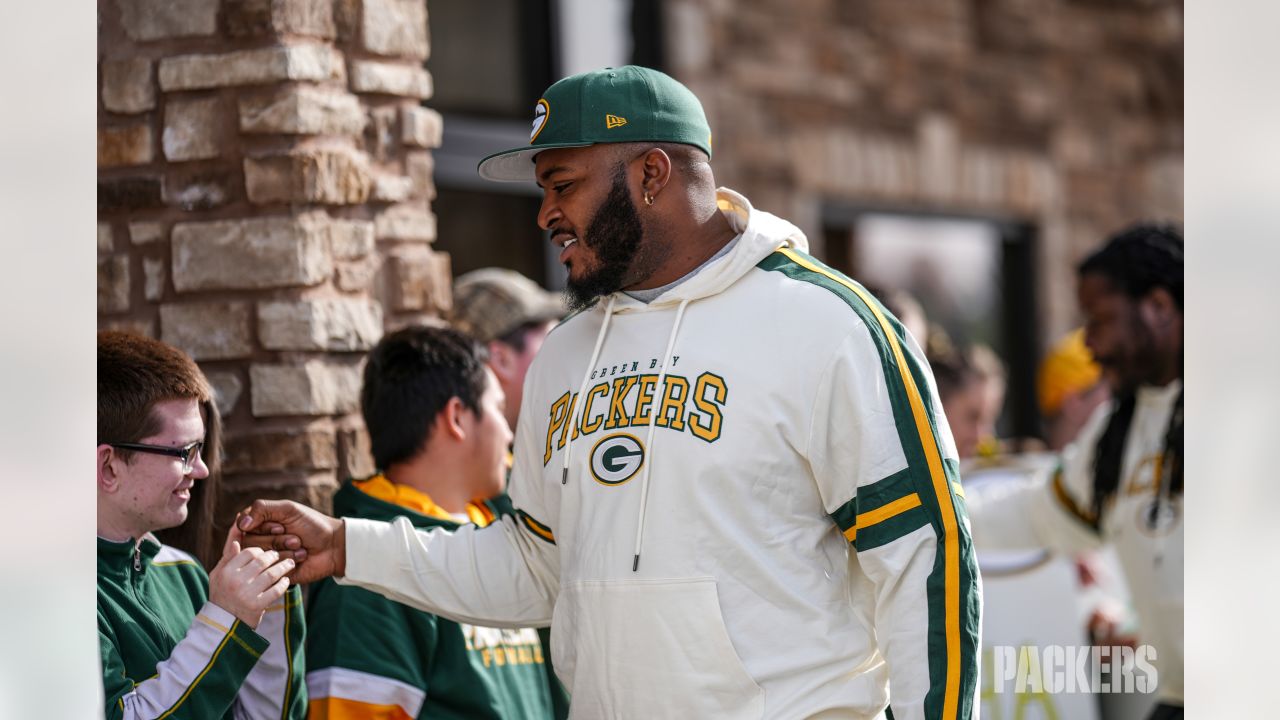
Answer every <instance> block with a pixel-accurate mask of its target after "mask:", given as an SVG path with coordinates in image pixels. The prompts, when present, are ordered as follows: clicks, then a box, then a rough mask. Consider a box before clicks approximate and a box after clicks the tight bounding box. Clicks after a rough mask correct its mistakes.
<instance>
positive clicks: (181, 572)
mask: <svg viewBox="0 0 1280 720" xmlns="http://www.w3.org/2000/svg"><path fill="white" fill-rule="evenodd" d="M143 542H144V543H153V544H154V545H156V546H158V549H157V550H156V553H155V555H154V556H152V558H151V562H150V565H151V567H150V572H151V573H152V574H154V575H155V576H156V577H159V578H171V579H170V580H169V582H181V583H182V584H183V585H185V586H187V589H188V592H189V593H192V594H195V595H203V594H204V593H206V592H207V591H208V587H209V573H208V572H207V571H206V570H205V568H204V565H202V564H201V563H200V561H199V560H197V559H196V557H195V556H194V555H192V554H191V553H189V552H187V551H185V550H182V549H179V548H176V547H174V546H172V545H166V544H164V543H162V542H160V541H159V540H158V539H156V537H155V536H154V535H147V536H146V537H144V538H143Z"/></svg>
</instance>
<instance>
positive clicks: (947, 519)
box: [778, 247, 960, 718]
mask: <svg viewBox="0 0 1280 720" xmlns="http://www.w3.org/2000/svg"><path fill="white" fill-rule="evenodd" d="M778 252H780V253H782V254H783V255H784V256H786V257H787V258H789V259H790V260H791V261H792V262H794V263H796V264H797V265H799V266H800V267H803V268H804V269H806V270H809V271H810V272H815V273H818V274H820V275H823V276H825V277H827V278H830V279H831V280H833V281H835V282H837V283H839V284H841V285H843V286H844V287H846V288H848V289H849V290H850V291H851V292H853V294H855V295H857V296H858V297H859V298H860V299H861V300H862V302H863V303H865V304H866V306H867V307H868V308H869V309H870V310H871V313H872V315H874V316H875V318H876V322H878V323H879V324H880V328H881V329H882V330H883V331H884V335H885V339H886V340H887V341H888V343H889V347H890V349H891V350H892V351H893V358H894V362H895V364H896V365H897V367H898V373H899V374H900V375H901V376H902V384H903V386H904V387H905V388H906V391H907V399H908V400H909V401H910V403H911V416H912V418H913V419H914V420H915V425H916V432H917V433H918V434H919V435H920V444H921V445H922V446H923V447H924V456H925V461H926V463H927V464H928V466H929V477H930V479H931V480H932V481H933V492H934V494H935V495H936V496H937V499H938V508H939V510H940V511H941V512H940V514H941V516H942V535H943V553H944V558H943V567H944V570H945V572H944V575H943V578H944V581H943V587H944V605H945V616H946V637H947V676H946V677H947V682H946V689H945V692H944V694H943V701H942V716H943V717H948V718H950V717H955V716H956V712H957V710H958V708H959V704H960V533H959V527H958V526H957V523H956V511H955V506H954V505H953V503H952V502H951V488H950V483H949V482H948V481H947V475H946V473H945V472H944V470H943V468H942V454H941V453H940V452H938V444H937V442H935V441H934V438H933V430H932V428H931V427H930V426H929V415H928V413H927V412H926V411H925V407H924V400H923V398H922V397H921V395H920V388H918V387H916V381H915V378H914V377H913V376H912V375H911V369H910V368H909V367H908V366H907V359H906V357H905V356H903V354H902V346H901V345H899V344H898V336H897V333H895V332H894V330H893V326H891V325H890V324H889V320H888V319H887V318H886V317H885V316H884V313H882V312H880V309H879V308H878V307H876V303H875V300H873V299H872V298H871V296H870V295H868V294H867V292H866V291H865V290H863V289H862V288H860V287H858V285H857V284H855V283H853V282H850V281H849V280H846V279H845V278H842V277H840V276H839V275H836V274H834V273H832V272H830V271H828V270H826V269H824V268H822V267H819V266H817V265H815V264H813V263H811V262H809V261H808V260H806V259H805V258H803V257H801V256H800V255H799V254H798V253H796V252H795V251H794V250H792V249H791V248H788V247H781V248H779V249H778Z"/></svg>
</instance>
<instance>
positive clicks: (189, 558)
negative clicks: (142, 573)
mask: <svg viewBox="0 0 1280 720" xmlns="http://www.w3.org/2000/svg"><path fill="white" fill-rule="evenodd" d="M156 542H157V544H159V545H160V550H159V552H157V553H156V556H155V557H154V558H152V560H151V564H152V566H159V567H176V566H181V565H195V566H196V567H202V566H201V565H200V561H199V560H196V558H195V556H194V555H192V554H191V553H189V552H187V551H185V550H179V549H178V548H176V547H174V546H172V545H165V544H163V543H160V542H159V541H158V540H157V541H156Z"/></svg>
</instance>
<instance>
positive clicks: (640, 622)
mask: <svg viewBox="0 0 1280 720" xmlns="http://www.w3.org/2000/svg"><path fill="white" fill-rule="evenodd" d="M551 635H552V641H551V647H552V655H553V660H554V662H555V666H556V670H557V671H558V673H559V674H560V676H561V678H562V679H563V680H565V681H566V682H567V684H568V685H569V686H570V687H569V688H568V689H569V691H570V692H571V693H572V695H573V702H572V703H571V704H570V710H571V715H572V717H574V718H603V717H607V718H713V717H714V718H759V717H761V716H762V715H763V713H764V690H762V689H761V688H760V686H759V685H757V684H756V683H755V681H754V680H752V679H751V676H750V675H748V674H747V671H746V669H745V668H744V667H743V666H742V661H741V660H740V659H739V658H738V654H737V652H736V651H735V650H734V648H733V643H732V642H731V641H730V640H729V633H728V631H727V630H725V626H724V619H723V618H722V617H721V615H720V601H719V598H718V596H717V593H716V583H715V580H713V579H711V578H693V579H688V580H656V581H634V580H628V581H621V580H619V581H593V582H582V583H576V584H574V585H572V586H570V587H567V588H565V589H563V590H562V591H561V593H560V598H559V601H558V602H557V603H556V611H555V619H554V621H553V622H552V625H551Z"/></svg>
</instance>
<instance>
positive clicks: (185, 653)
mask: <svg viewBox="0 0 1280 720" xmlns="http://www.w3.org/2000/svg"><path fill="white" fill-rule="evenodd" d="M301 601H302V595H301V592H300V591H299V590H298V588H296V587H294V588H290V589H289V591H288V593H286V595H285V597H284V599H282V600H281V601H280V602H278V603H276V605H275V606H273V607H271V608H268V609H267V612H266V613H265V614H264V615H263V618H262V622H260V623H259V624H258V629H257V631H254V630H253V629H251V628H250V627H249V626H248V625H245V624H244V623H243V622H241V621H240V620H238V619H236V617H235V616H234V615H232V614H231V613H229V612H227V611H226V610H224V609H223V608H220V607H218V606H217V605H215V604H213V603H211V602H209V576H208V575H207V574H206V573H205V571H204V568H203V567H201V566H200V564H199V563H198V562H196V560H195V558H193V557H191V556H190V555H188V554H186V553H184V552H182V551H181V550H178V549H176V548H172V547H169V546H167V545H162V544H161V543H160V541H158V540H157V539H156V538H155V537H154V536H152V535H150V534H148V535H146V536H145V537H144V538H143V539H142V541H141V542H138V543H135V542H134V541H132V540H127V541H125V542H111V541H108V540H104V539H102V538H98V645H99V648H100V651H101V654H102V672H103V680H102V686H103V691H104V694H105V696H106V717H107V718H108V720H124V719H125V718H193V719H197V720H198V719H204V718H208V719H210V720H217V719H218V718H232V717H253V718H283V719H286V720H287V719H290V718H292V719H294V720H298V719H300V718H302V717H303V716H304V713H305V708H306V702H307V698H306V687H305V686H304V684H303V657H302V646H303V631H304V626H303V616H302V602H301Z"/></svg>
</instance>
